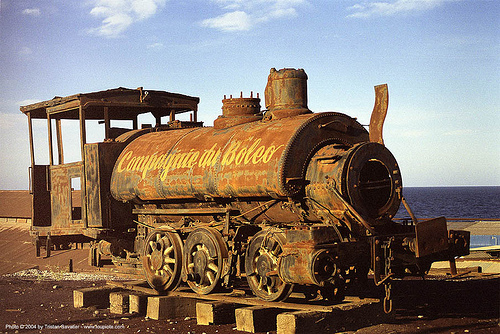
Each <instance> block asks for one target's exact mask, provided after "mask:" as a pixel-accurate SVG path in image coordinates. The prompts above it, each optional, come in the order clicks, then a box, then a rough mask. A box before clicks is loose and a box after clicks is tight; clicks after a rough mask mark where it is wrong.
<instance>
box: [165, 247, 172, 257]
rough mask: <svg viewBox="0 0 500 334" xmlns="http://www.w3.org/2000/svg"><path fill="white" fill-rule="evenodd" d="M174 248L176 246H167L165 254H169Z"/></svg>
mask: <svg viewBox="0 0 500 334" xmlns="http://www.w3.org/2000/svg"><path fill="white" fill-rule="evenodd" d="M173 250H174V246H169V247H167V248H165V251H164V252H163V255H164V256H167V255H169V254H170V253H172V251H173Z"/></svg>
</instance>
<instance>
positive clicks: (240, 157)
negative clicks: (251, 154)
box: [234, 147, 248, 165]
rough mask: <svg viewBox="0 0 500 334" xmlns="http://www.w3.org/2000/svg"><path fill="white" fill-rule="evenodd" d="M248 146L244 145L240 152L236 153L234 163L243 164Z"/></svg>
mask: <svg viewBox="0 0 500 334" xmlns="http://www.w3.org/2000/svg"><path fill="white" fill-rule="evenodd" d="M247 151H248V150H247V148H246V147H244V148H242V149H241V151H239V152H238V154H237V155H236V158H235V159H234V163H235V164H236V165H239V164H241V162H242V161H243V158H245V155H246V154H247Z"/></svg>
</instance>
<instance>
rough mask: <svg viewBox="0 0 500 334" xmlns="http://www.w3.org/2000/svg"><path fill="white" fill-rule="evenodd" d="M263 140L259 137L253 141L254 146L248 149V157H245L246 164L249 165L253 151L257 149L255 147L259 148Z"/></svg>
mask: <svg viewBox="0 0 500 334" xmlns="http://www.w3.org/2000/svg"><path fill="white" fill-rule="evenodd" d="M261 141H262V140H261V139H260V138H259V139H257V140H256V141H254V142H253V144H252V146H250V148H249V149H248V151H247V154H246V157H245V165H247V164H248V163H249V162H250V160H251V159H252V153H253V151H255V149H256V148H257V146H259V144H260V142H261Z"/></svg>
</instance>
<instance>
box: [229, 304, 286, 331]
mask: <svg viewBox="0 0 500 334" xmlns="http://www.w3.org/2000/svg"><path fill="white" fill-rule="evenodd" d="M281 312H285V311H284V310H281V309H276V308H268V307H262V306H251V307H242V308H238V309H236V310H235V311H234V314H235V317H236V329H237V330H239V331H243V332H250V333H257V332H269V331H275V330H276V316H277V315H278V314H279V313H281Z"/></svg>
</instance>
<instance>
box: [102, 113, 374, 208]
mask: <svg viewBox="0 0 500 334" xmlns="http://www.w3.org/2000/svg"><path fill="white" fill-rule="evenodd" d="M336 120H345V121H347V123H348V124H349V127H348V128H347V131H346V132H340V131H338V130H337V129H336V128H333V129H331V128H329V123H331V122H335V121H336ZM324 125H326V126H324ZM336 138H343V139H342V140H345V141H349V142H358V141H362V140H363V139H366V138H367V133H366V131H364V129H363V127H362V126H361V125H359V123H357V122H356V121H354V120H353V119H351V118H349V117H346V116H345V115H341V114H335V113H323V114H308V115H299V116H296V117H289V118H286V119H279V120H274V121H268V122H253V123H247V124H243V125H239V126H234V127H231V128H228V129H223V130H217V129H213V128H199V129H187V130H178V131H168V132H158V133H150V134H147V135H144V136H141V137H139V138H137V139H136V140H135V141H133V142H132V143H131V144H130V145H128V146H127V147H126V148H125V150H124V151H123V152H122V154H121V155H120V157H119V158H118V161H117V164H116V166H115V169H114V172H113V176H112V181H111V190H112V193H113V196H115V197H116V198H118V199H120V200H131V199H133V198H135V197H138V198H140V199H142V200H154V199H166V198H170V199H174V198H196V197H197V196H202V197H203V196H211V197H231V196H237V197H248V196H255V197H265V196H271V197H273V196H290V195H292V194H295V193H297V192H299V191H300V190H301V189H302V186H301V185H300V184H299V185H298V186H297V185H296V184H293V182H289V181H290V180H294V179H297V178H298V179H303V178H304V170H305V168H306V166H305V165H306V162H307V159H308V157H307V155H304V153H303V152H311V151H313V150H314V149H315V147H316V146H318V145H321V144H322V143H324V142H326V141H328V140H330V141H334V140H335V139H336ZM287 181H288V182H287Z"/></svg>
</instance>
